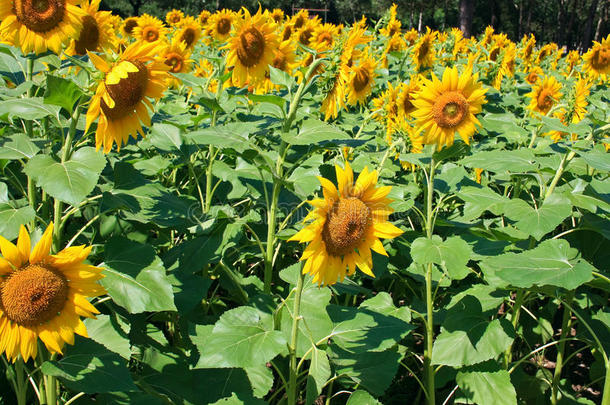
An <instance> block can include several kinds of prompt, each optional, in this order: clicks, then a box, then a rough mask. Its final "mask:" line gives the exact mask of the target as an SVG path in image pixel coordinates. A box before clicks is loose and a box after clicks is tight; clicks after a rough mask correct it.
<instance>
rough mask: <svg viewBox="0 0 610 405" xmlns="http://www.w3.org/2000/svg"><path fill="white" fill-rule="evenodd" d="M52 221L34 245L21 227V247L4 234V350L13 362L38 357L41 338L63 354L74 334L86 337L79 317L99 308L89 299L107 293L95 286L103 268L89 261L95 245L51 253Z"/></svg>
mask: <svg viewBox="0 0 610 405" xmlns="http://www.w3.org/2000/svg"><path fill="white" fill-rule="evenodd" d="M52 237H53V223H50V224H49V226H48V227H47V229H46V230H45V232H44V233H43V235H42V238H41V239H40V241H39V242H38V243H37V244H36V245H35V246H34V248H33V249H32V248H31V244H30V235H28V232H27V231H26V229H25V227H24V226H23V225H22V226H21V230H20V231H19V239H18V240H17V246H15V245H14V244H12V243H11V242H9V241H8V240H6V239H4V238H3V237H1V236H0V249H1V250H2V256H3V257H2V258H0V275H1V280H2V281H1V283H2V284H1V286H0V353H2V352H5V353H6V356H7V357H8V358H9V360H12V361H13V362H14V361H15V360H16V359H17V357H18V356H19V354H21V357H22V358H23V360H24V361H28V359H29V358H30V357H32V358H35V357H36V354H37V352H38V345H37V340H38V338H40V340H42V342H43V343H44V344H45V346H46V347H47V349H48V350H49V352H51V353H61V352H62V349H63V347H64V343H68V344H74V334H75V333H76V334H78V335H81V336H85V337H87V329H86V328H85V324H84V323H83V322H82V321H81V320H80V317H81V316H84V317H87V318H95V315H94V314H99V311H98V310H97V309H96V308H95V307H94V306H93V305H92V304H91V303H90V302H89V301H88V300H87V297H97V296H100V295H103V294H105V293H106V291H105V290H104V288H103V287H102V286H101V285H99V284H97V280H100V279H101V278H103V277H104V276H103V275H102V274H101V273H102V269H101V268H99V267H95V266H90V265H88V264H85V263H84V261H85V259H87V256H89V253H90V252H91V246H89V247H85V246H73V247H69V248H65V249H64V250H62V251H61V252H59V253H57V254H55V255H51V254H50V250H51V244H52Z"/></svg>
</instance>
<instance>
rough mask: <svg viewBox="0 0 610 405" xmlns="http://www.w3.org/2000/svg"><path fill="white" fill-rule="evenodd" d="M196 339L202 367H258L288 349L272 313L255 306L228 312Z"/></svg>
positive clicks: (199, 363)
mask: <svg viewBox="0 0 610 405" xmlns="http://www.w3.org/2000/svg"><path fill="white" fill-rule="evenodd" d="M206 332H207V331H206ZM196 340H197V341H196V345H197V348H198V349H199V351H200V357H199V361H198V362H197V367H198V368H229V367H242V368H246V367H256V366H261V365H264V364H266V363H267V362H268V361H270V360H271V359H273V358H274V357H275V356H277V355H278V354H280V353H285V352H286V339H285V338H284V335H283V334H282V333H281V332H280V331H276V330H273V319H272V317H271V315H269V314H266V313H262V312H260V311H258V310H256V309H255V308H251V307H238V308H235V309H232V310H230V311H227V312H225V313H224V314H222V316H221V317H220V319H219V320H218V321H217V322H216V324H215V325H214V328H213V329H212V331H211V333H209V334H208V333H205V334H204V335H203V336H201V335H199V333H197V339H196Z"/></svg>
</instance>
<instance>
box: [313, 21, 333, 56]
mask: <svg viewBox="0 0 610 405" xmlns="http://www.w3.org/2000/svg"><path fill="white" fill-rule="evenodd" d="M338 37H339V27H337V26H336V25H334V24H319V25H317V26H316V27H315V28H314V30H313V32H312V34H311V38H309V46H311V47H312V48H313V49H315V50H316V51H318V52H324V51H328V50H329V49H331V48H332V47H333V45H334V44H335V39H336V38H338Z"/></svg>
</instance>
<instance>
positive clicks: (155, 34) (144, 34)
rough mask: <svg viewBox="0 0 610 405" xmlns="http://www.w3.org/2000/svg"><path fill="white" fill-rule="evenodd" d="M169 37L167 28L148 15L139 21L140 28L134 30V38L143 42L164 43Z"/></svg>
mask: <svg viewBox="0 0 610 405" xmlns="http://www.w3.org/2000/svg"><path fill="white" fill-rule="evenodd" d="M166 35H167V28H165V27H164V26H163V22H162V21H161V20H159V19H158V18H157V17H153V16H151V15H148V14H144V15H142V16H141V17H140V18H139V19H138V26H137V27H134V29H133V36H134V37H135V38H136V39H138V40H139V41H142V42H157V41H163V40H164V39H165V37H166Z"/></svg>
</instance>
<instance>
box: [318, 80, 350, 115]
mask: <svg viewBox="0 0 610 405" xmlns="http://www.w3.org/2000/svg"><path fill="white" fill-rule="evenodd" d="M329 87H330V90H328V92H327V93H326V96H325V97H324V100H322V105H321V106H320V112H323V113H324V121H328V120H329V119H331V118H332V119H335V118H337V116H338V115H339V111H340V109H341V108H345V80H343V78H342V77H341V70H338V72H337V74H336V75H335V77H333V78H332V79H331V81H330V83H329Z"/></svg>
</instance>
